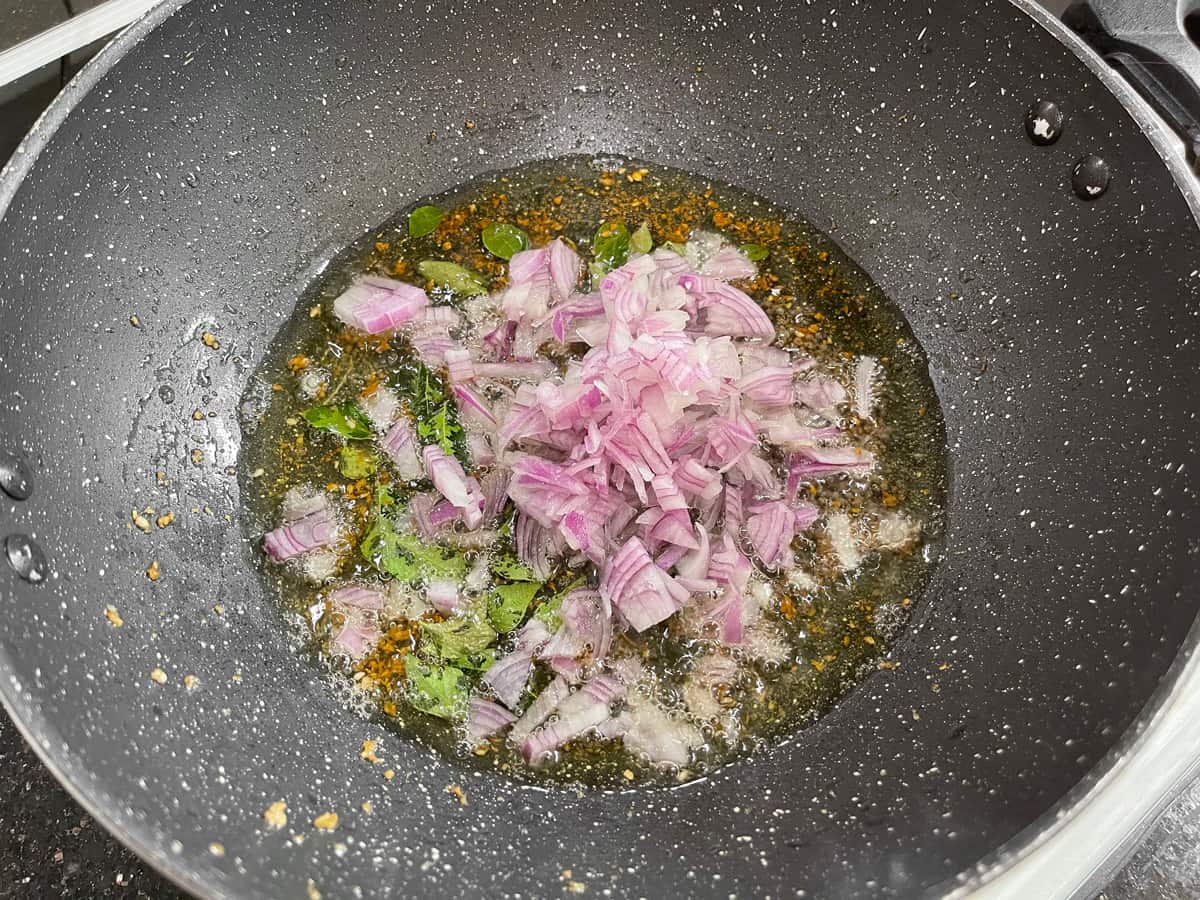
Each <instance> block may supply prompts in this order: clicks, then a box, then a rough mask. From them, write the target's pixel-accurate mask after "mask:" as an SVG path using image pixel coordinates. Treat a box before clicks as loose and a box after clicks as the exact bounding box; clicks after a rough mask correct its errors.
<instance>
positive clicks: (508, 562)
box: [492, 553, 537, 581]
mask: <svg viewBox="0 0 1200 900" xmlns="http://www.w3.org/2000/svg"><path fill="white" fill-rule="evenodd" d="M492 571H493V572H495V573H496V574H497V575H500V576H501V577H503V578H507V579H508V580H509V581H537V577H536V576H535V575H534V574H533V569H531V568H529V566H527V565H525V564H524V563H523V562H521V561H520V560H519V559H517V558H516V557H515V556H513V555H512V554H511V553H499V554H497V555H496V557H495V558H494V559H493V560H492Z"/></svg>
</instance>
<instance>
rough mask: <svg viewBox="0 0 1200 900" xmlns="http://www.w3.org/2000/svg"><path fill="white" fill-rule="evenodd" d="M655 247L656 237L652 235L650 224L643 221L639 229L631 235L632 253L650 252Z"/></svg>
mask: <svg viewBox="0 0 1200 900" xmlns="http://www.w3.org/2000/svg"><path fill="white" fill-rule="evenodd" d="M653 249H654V238H652V237H650V225H649V224H648V223H646V222H643V223H642V224H641V225H639V226H638V229H637V231H635V232H634V233H633V234H632V235H630V236H629V252H630V253H649V252H650V251H651V250H653Z"/></svg>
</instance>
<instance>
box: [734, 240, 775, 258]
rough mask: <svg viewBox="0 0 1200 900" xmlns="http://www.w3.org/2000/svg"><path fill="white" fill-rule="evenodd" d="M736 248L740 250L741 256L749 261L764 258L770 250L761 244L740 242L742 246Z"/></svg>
mask: <svg viewBox="0 0 1200 900" xmlns="http://www.w3.org/2000/svg"><path fill="white" fill-rule="evenodd" d="M738 250H740V251H741V252H742V256H744V257H746V259H748V260H750V261H751V262H758V261H759V260H763V259H766V258H767V255H768V254H769V253H770V252H771V251H770V250H768V249H767V248H766V247H764V246H763V245H762V244H742V246H740V247H738Z"/></svg>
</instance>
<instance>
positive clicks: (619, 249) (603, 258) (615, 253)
mask: <svg viewBox="0 0 1200 900" xmlns="http://www.w3.org/2000/svg"><path fill="white" fill-rule="evenodd" d="M628 259H629V229H628V228H627V227H626V226H625V223H624V222H619V221H612V222H605V223H604V224H603V225H601V226H600V227H599V228H597V229H596V235H595V237H593V238H592V262H591V265H590V266H588V268H589V270H590V271H591V273H592V277H593V278H603V277H604V275H606V274H607V273H608V272H611V271H612V270H613V269H616V268H619V267H620V266H623V265H625V262H626V260H628Z"/></svg>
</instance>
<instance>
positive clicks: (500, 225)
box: [483, 222, 529, 259]
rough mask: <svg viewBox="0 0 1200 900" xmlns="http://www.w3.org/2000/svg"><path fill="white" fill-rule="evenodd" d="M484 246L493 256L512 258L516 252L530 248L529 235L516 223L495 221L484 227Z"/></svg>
mask: <svg viewBox="0 0 1200 900" xmlns="http://www.w3.org/2000/svg"><path fill="white" fill-rule="evenodd" d="M483 246H484V247H486V248H487V251H488V253H490V254H492V256H498V257H500V258H501V259H512V258H513V255H514V254H516V253H520V252H521V251H522V250H528V249H529V235H527V234H526V233H525V232H524V231H522V230H521V229H520V228H518V227H517V226H516V225H509V224H508V223H507V222H493V223H492V224H490V225H488V226H487V227H486V228H484V229H483Z"/></svg>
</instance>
